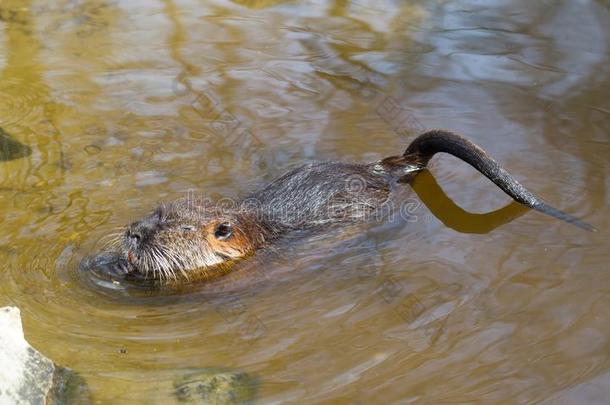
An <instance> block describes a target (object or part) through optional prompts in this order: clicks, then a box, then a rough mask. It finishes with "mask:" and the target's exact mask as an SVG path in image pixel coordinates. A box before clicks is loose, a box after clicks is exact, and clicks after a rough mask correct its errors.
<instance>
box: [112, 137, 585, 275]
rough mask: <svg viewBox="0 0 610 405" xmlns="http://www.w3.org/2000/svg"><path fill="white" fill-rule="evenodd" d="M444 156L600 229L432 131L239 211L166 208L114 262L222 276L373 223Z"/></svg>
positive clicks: (328, 166) (140, 271) (256, 198)
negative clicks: (402, 188)
mask: <svg viewBox="0 0 610 405" xmlns="http://www.w3.org/2000/svg"><path fill="white" fill-rule="evenodd" d="M439 152H445V153H449V154H451V155H453V156H455V157H457V158H459V159H461V160H463V161H465V162H466V163H468V164H470V165H471V166H473V167H474V168H475V169H477V170H478V171H479V172H481V173H482V174H483V175H484V176H485V177H487V178H488V179H490V180H491V181H492V182H494V183H495V184H496V185H497V186H498V187H499V188H500V189H502V190H503V191H504V192H505V193H506V194H508V195H509V196H510V197H512V198H513V199H514V200H516V201H517V202H519V203H521V204H524V205H525V206H527V207H530V208H533V209H535V210H537V211H540V212H542V213H544V214H547V215H550V216H552V217H555V218H558V219H561V220H563V221H566V222H569V223H572V224H574V225H576V226H578V227H580V228H583V229H586V230H595V228H593V227H592V226H591V225H589V224H587V223H585V222H583V221H581V220H579V219H577V218H575V217H573V216H571V215H569V214H566V213H564V212H562V211H560V210H558V209H556V208H554V207H552V206H550V205H548V204H546V203H545V202H544V201H542V200H541V199H540V198H538V197H537V196H536V195H534V194H533V193H531V192H530V191H528V190H527V189H526V188H525V187H524V186H522V185H521V184H520V183H519V182H517V181H516V180H515V179H514V178H513V177H512V176H511V175H510V174H509V173H508V172H507V171H506V170H504V169H503V168H501V167H500V165H498V163H497V162H496V161H495V160H493V159H492V158H491V157H489V155H488V154H487V153H486V152H485V151H483V150H482V149H481V148H480V147H478V146H477V145H475V144H474V143H472V142H470V141H469V140H467V139H466V138H464V137H462V136H460V135H457V134H455V133H453V132H450V131H445V130H431V131H428V132H425V133H424V134H422V135H420V136H418V137H417V138H416V139H415V140H413V142H412V143H411V144H410V145H409V147H408V148H407V149H406V151H405V152H404V154H402V155H400V156H391V157H388V158H385V159H382V160H380V161H377V162H373V163H364V164H358V163H341V162H323V163H309V164H306V165H303V166H301V167H299V168H297V169H294V170H292V171H290V172H288V173H286V174H284V175H283V176H281V177H280V178H278V179H276V180H275V181H273V182H272V183H271V184H269V185H268V186H267V187H265V188H263V189H262V190H260V191H257V192H255V193H253V194H251V195H250V196H249V197H248V198H245V199H243V200H241V201H240V202H239V203H238V204H236V205H235V206H234V207H230V208H224V209H219V207H218V206H216V205H215V204H213V203H211V202H209V201H207V200H198V199H182V200H178V201H174V202H172V203H168V204H163V205H162V206H160V207H159V208H157V209H156V210H155V211H154V212H153V213H152V214H150V215H148V216H146V217H145V218H143V219H141V220H139V221H137V222H134V223H132V224H131V225H129V226H128V227H127V228H126V230H125V232H124V233H123V234H121V235H120V237H119V238H117V239H116V246H115V247H116V248H118V255H117V257H118V260H116V261H110V262H108V263H112V265H111V267H112V269H111V271H112V272H114V273H116V274H121V275H125V276H127V277H129V276H131V277H135V278H140V279H144V280H151V279H152V280H157V281H163V280H171V279H179V278H185V279H205V280H207V279H211V278H214V277H217V276H219V275H222V274H224V273H226V272H227V271H228V269H230V265H231V264H233V263H234V262H236V261H238V260H240V259H243V258H246V257H248V256H249V255H251V254H253V253H254V252H255V251H257V250H259V249H262V248H265V247H266V246H270V245H272V244H273V242H274V241H275V240H277V239H278V238H280V237H282V236H285V235H287V234H288V233H290V232H293V231H296V230H312V229H327V228H328V227H329V226H332V225H340V224H346V223H350V222H358V221H363V220H365V219H366V218H369V217H370V216H371V214H373V213H375V211H377V210H378V209H379V208H380V207H381V206H382V205H383V204H384V202H386V201H387V200H388V198H389V196H390V191H391V188H392V187H395V185H396V184H397V183H408V182H409V181H410V180H412V179H413V178H414V176H416V175H417V173H418V172H419V171H420V170H422V169H424V168H425V167H426V166H427V164H428V162H429V161H430V159H431V158H432V156H434V155H435V154H436V153H439ZM354 182H355V183H356V184H355V186H356V187H354V184H353V183H354ZM107 267H108V266H107ZM108 268H110V267H108Z"/></svg>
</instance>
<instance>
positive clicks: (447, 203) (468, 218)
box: [411, 170, 529, 234]
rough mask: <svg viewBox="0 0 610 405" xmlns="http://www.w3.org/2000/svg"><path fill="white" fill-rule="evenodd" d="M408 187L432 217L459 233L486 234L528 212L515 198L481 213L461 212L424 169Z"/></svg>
mask: <svg viewBox="0 0 610 405" xmlns="http://www.w3.org/2000/svg"><path fill="white" fill-rule="evenodd" d="M411 187H413V190H414V191H415V193H416V194H417V196H418V197H419V199H420V200H421V201H422V202H423V203H424V205H425V206H426V207H428V209H429V210H430V212H432V214H433V215H434V216H435V217H436V218H438V219H439V220H440V221H441V222H442V223H443V224H445V225H446V226H448V227H449V228H451V229H454V230H456V231H458V232H461V233H479V234H482V233H489V232H491V231H492V230H494V229H496V228H497V227H499V226H501V225H504V224H507V223H509V222H511V221H512V220H514V219H516V218H518V217H520V216H521V215H523V214H525V213H526V212H527V211H529V208H527V207H526V206H525V205H523V204H520V203H518V202H516V201H512V202H511V203H510V204H508V205H506V206H504V207H502V208H500V209H498V210H495V211H491V212H487V213H484V214H473V213H471V212H468V211H465V210H463V209H462V208H461V207H459V206H458V205H457V204H456V203H454V202H453V200H451V199H450V198H449V196H447V194H445V192H444V191H443V189H442V188H441V187H440V186H439V185H438V183H437V182H436V180H435V179H434V177H433V176H432V174H431V173H430V172H429V171H428V170H423V171H422V172H420V173H419V174H418V175H417V176H415V178H414V179H413V180H412V181H411Z"/></svg>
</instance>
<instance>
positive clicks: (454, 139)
mask: <svg viewBox="0 0 610 405" xmlns="http://www.w3.org/2000/svg"><path fill="white" fill-rule="evenodd" d="M438 152H445V153H449V154H450V155H453V156H455V157H457V158H459V159H461V160H463V161H464V162H466V163H468V164H469V165H471V166H472V167H474V168H475V169H477V170H478V171H479V172H481V173H482V174H483V175H484V176H485V177H487V178H488V179H489V180H491V181H493V182H494V183H495V184H496V185H497V186H498V187H500V188H501V189H502V191H504V192H505V193H506V194H508V195H509V196H511V197H512V198H513V199H514V200H515V201H518V202H520V203H522V204H524V205H526V206H528V207H530V208H533V209H535V210H536V211H540V212H542V213H544V214H547V215H550V216H552V217H555V218H558V219H561V220H563V221H566V222H569V223H571V224H574V225H576V226H578V227H579V228H582V229H586V230H588V231H595V230H596V229H595V228H594V227H593V226H591V225H589V224H588V223H586V222H584V221H581V220H580V219H578V218H575V217H573V216H571V215H569V214H566V213H565V212H563V211H560V210H558V209H557V208H554V207H552V206H550V205H548V204H547V203H545V202H544V201H542V200H541V199H540V198H539V197H537V196H536V195H535V194H534V193H532V192H530V191H529V190H527V189H526V188H525V187H524V186H523V185H521V184H520V183H519V182H518V181H517V180H515V179H514V178H513V176H511V175H510V174H509V173H508V172H507V171H506V170H504V169H503V168H502V167H500V165H499V164H498V163H497V162H496V161H495V160H494V159H492V158H491V157H490V156H489V155H488V154H487V153H486V152H485V151H484V150H483V149H481V148H480V147H478V146H477V145H475V144H474V143H472V142H470V141H469V140H468V139H466V138H464V137H462V136H460V135H457V134H455V133H453V132H450V131H444V130H438V129H436V130H431V131H428V132H426V133H424V134H422V135H420V136H418V137H417V138H415V140H414V141H413V142H411V144H410V145H409V147H408V148H407V150H406V151H405V153H404V158H405V159H406V160H407V161H408V162H412V163H415V164H417V165H419V166H421V167H425V166H426V165H427V164H428V161H429V160H430V159H431V158H432V156H434V154H436V153H438Z"/></svg>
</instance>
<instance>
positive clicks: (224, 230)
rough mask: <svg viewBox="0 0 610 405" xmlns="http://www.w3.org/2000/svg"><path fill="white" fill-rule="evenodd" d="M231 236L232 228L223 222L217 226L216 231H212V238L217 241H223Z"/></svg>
mask: <svg viewBox="0 0 610 405" xmlns="http://www.w3.org/2000/svg"><path fill="white" fill-rule="evenodd" d="M232 234H233V228H232V227H231V224H230V223H228V222H223V223H222V224H218V225H217V226H216V229H215V230H214V236H215V237H216V239H218V240H225V239H228V238H230V237H231V235H232Z"/></svg>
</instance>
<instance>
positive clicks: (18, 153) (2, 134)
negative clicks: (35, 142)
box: [0, 128, 32, 162]
mask: <svg viewBox="0 0 610 405" xmlns="http://www.w3.org/2000/svg"><path fill="white" fill-rule="evenodd" d="M31 154H32V148H30V147H29V146H27V145H24V144H22V143H21V142H19V141H16V140H15V139H13V137H11V136H10V135H9V134H7V133H6V131H4V129H2V128H0V162H6V161H8V160H15V159H19V158H22V157H26V156H30V155H31Z"/></svg>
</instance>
